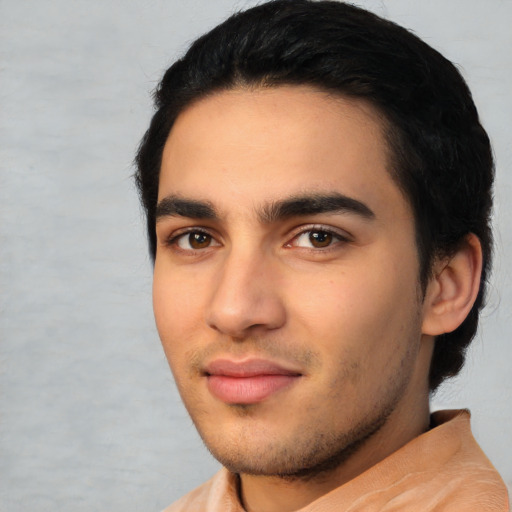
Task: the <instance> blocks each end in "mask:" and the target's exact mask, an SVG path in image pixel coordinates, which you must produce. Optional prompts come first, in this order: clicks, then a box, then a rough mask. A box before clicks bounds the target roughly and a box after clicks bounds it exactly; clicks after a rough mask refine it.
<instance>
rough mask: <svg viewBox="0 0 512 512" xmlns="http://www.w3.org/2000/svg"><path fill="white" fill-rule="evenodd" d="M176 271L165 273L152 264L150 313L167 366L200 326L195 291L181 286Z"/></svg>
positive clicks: (180, 354)
mask: <svg viewBox="0 0 512 512" xmlns="http://www.w3.org/2000/svg"><path fill="white" fill-rule="evenodd" d="M179 276H180V274H179V273H178V272H176V271H174V272H168V271H166V270H165V269H163V268H162V266H160V265H158V262H157V264H155V271H154V276H153V311H154V315H155V322H156V327H157V330H158V334H159V336H160V340H161V342H162V345H163V348H164V351H165V354H166V357H167V360H168V361H169V364H170V365H171V367H173V366H176V364H175V363H176V362H177V361H178V360H179V359H181V358H182V357H183V355H182V352H184V351H185V348H186V347H187V346H190V343H189V342H190V340H191V339H194V332H195V330H196V329H197V328H198V326H199V325H200V319H201V307H200V300H199V299H200V297H199V294H198V293H197V291H195V290H194V289H193V287H191V286H187V283H183V282H182V281H183V279H182V278H181V279H180V277H179Z"/></svg>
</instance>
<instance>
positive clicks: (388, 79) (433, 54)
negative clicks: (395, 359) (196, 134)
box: [135, 0, 494, 390]
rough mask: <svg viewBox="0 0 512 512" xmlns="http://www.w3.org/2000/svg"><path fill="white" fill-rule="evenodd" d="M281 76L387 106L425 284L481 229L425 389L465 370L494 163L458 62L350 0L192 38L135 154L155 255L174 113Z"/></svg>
mask: <svg viewBox="0 0 512 512" xmlns="http://www.w3.org/2000/svg"><path fill="white" fill-rule="evenodd" d="M279 85H309V86H314V87H316V88H318V89H321V90H324V91H328V92H331V93H334V94H339V95H342V96H346V97H351V98H359V99H363V100H365V101H367V102H369V103H370V104H372V105H373V107H374V108H376V109H377V111H378V112H379V113H380V115H381V116H382V118H383V120H384V125H385V126H384V128H385V135H386V139H387V142H388V145H389V148H390V153H391V159H392V176H393V179H395V181H396V183H397V184H398V186H399V187H400V188H401V190H402V192H403V193H404V195H405V197H406V198H407V200H408V201H409V202H410V204H411V206H412V209H413V212H414V217H415V225H416V243H417V247H418V254H419V261H420V269H421V275H420V281H421V285H422V287H423V289H425V287H426V283H427V282H428V280H429V278H430V273H431V269H432V263H433V261H434V260H435V258H436V257H438V256H446V255H450V254H452V253H454V252H455V251H456V250H457V249H458V248H459V247H460V245H461V244H462V243H464V240H465V238H466V237H467V235H468V234H470V233H474V234H475V235H476V236H477V237H478V238H479V240H480V243H481V245H482V252H483V270H482V277H481V283H480V290H479V293H478V297H477V299H476V301H475V304H474V306H473V308H472V309H471V311H470V313H469V315H468V316H467V318H466V319H465V321H464V322H463V323H462V324H461V325H460V326H459V327H458V328H457V329H456V330H455V331H453V332H451V333H447V334H443V335H441V336H438V337H437V339H436V343H435V348H434V355H433V358H432V364H431V369H430V389H431V390H434V389H436V388H437V387H438V386H439V384H440V383H441V382H442V381H443V380H444V379H446V378H447V377H451V376H454V375H456V374H457V373H458V372H459V371H460V369H461V368H462V366H463V364H464V358H465V352H466V349H467V347H468V345H469V343H470V342H471V340H472V339H473V337H474V335H475V333H476V330H477V326H478V317H479V313H480V309H481V308H482V307H483V303H484V295H485V287H486V280H487V276H488V273H489V270H490V264H491V254H492V233H491V228H490V215H491V208H492V184H493V181H494V162H493V156H492V150H491V146H490V142H489V138H488V136H487V133H486V132H485V130H484V129H483V127H482V126H481V124H480V121H479V117H478V113H477V110H476V107H475V105H474V103H473V100H472V96H471V92H470V90H469V88H468V86H467V85H466V82H465V81H464V79H463V78H462V76H461V74H460V73H459V71H458V70H457V68H456V67H455V66H454V65H453V64H452V63H451V62H450V61H449V60H447V59H446V58H444V57H443V56H442V55H441V54H440V53H439V52H437V51H436V50H434V49H433V48H431V47H430V46H429V45H427V44H426V43H425V42H423V41H422V40H421V39H419V38H418V37H417V36H415V35H414V34H412V33H411V32H410V31H408V30H406V29H405V28H403V27H400V26H399V25H397V24H395V23H393V22H390V21H388V20H385V19H382V18H380V17H378V16H377V15H375V14H372V13H370V12H368V11H366V10H364V9H362V8H359V7H356V6H353V5H350V4H347V3H344V2H337V1H313V0H273V1H270V2H266V3H263V4H261V5H258V6H256V7H253V8H251V9H248V10H246V11H243V12H238V13H236V14H234V15H233V16H231V17H230V18H228V19H227V20H226V21H225V22H223V23H222V24H220V25H218V26H217V27H215V28H214V29H213V30H211V31H210V32H208V33H207V34H205V35H203V36H202V37H200V38H199V39H197V40H196V41H195V42H194V43H193V44H192V45H191V47H190V48H189V50H188V51H187V52H186V54H185V55H184V56H183V58H181V59H179V60H178V61H177V62H175V63H174V64H173V65H172V66H171V67H170V68H169V69H168V70H167V71H166V73H165V74H164V77H163V79H162V81H161V82H160V84H159V85H158V87H157V89H156V91H155V96H154V98H155V108H156V112H155V114H154V116H153V119H152V121H151V124H150V127H149V129H148V130H147V132H146V134H145V135H144V137H143V139H142V141H141V144H140V147H139V150H138V153H137V156H136V165H137V170H136V174H135V178H136V183H137V186H138V189H139V192H140V197H141V201H142V204H143V207H144V209H145V213H146V218H147V231H148V238H149V247H150V254H151V257H152V258H153V260H154V258H155V254H156V233H155V208H156V203H157V196H158V181H159V173H160V165H161V160H162V153H163V148H164V145H165V142H166V140H167V137H168V136H169V132H170V130H171V128H172V126H173V123H174V121H175V120H176V118H177V116H178V115H179V114H180V112H182V111H183V110H184V109H185V108H187V107H188V106H190V105H191V104H192V103H193V102H196V101H198V100H199V99H201V98H204V97H206V96H207V95H210V94H213V93H215V92H217V91H222V90H229V89H234V88H237V87H247V86H254V87H277V86H279Z"/></svg>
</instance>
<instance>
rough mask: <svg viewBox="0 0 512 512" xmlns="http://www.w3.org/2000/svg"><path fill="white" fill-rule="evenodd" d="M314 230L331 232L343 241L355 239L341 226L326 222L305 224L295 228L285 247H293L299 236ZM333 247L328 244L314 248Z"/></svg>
mask: <svg viewBox="0 0 512 512" xmlns="http://www.w3.org/2000/svg"><path fill="white" fill-rule="evenodd" d="M312 231H313V232H314V231H322V232H325V233H329V234H330V235H333V236H334V237H336V238H338V239H339V240H340V241H341V242H352V241H353V237H352V235H350V233H348V232H347V231H345V230H342V229H339V228H335V227H333V226H329V225H325V224H305V225H302V226H299V227H297V228H295V229H294V230H293V231H292V233H291V235H290V237H289V241H288V242H286V244H285V247H293V245H292V242H293V241H294V240H295V239H297V238H298V237H299V236H302V235H304V234H306V233H308V232H312ZM330 247H332V245H330V246H327V247H325V248H323V249H317V248H312V249H313V250H316V251H318V250H324V251H325V250H326V249H328V248H330Z"/></svg>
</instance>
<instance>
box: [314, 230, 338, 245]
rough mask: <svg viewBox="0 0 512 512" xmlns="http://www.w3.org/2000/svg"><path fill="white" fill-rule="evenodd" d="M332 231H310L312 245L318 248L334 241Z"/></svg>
mask: <svg viewBox="0 0 512 512" xmlns="http://www.w3.org/2000/svg"><path fill="white" fill-rule="evenodd" d="M332 239H333V236H332V233H328V232H327V231H310V232H309V241H310V242H311V245H312V246H313V247H316V248H322V247H328V246H329V245H331V243H332Z"/></svg>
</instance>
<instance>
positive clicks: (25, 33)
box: [0, 0, 512, 512]
mask: <svg viewBox="0 0 512 512" xmlns="http://www.w3.org/2000/svg"><path fill="white" fill-rule="evenodd" d="M360 3H361V4H362V5H364V6H366V7H368V8H370V9H372V10H374V11H375V12H377V13H378V14H381V15H383V16H385V17H389V18H390V19H392V20H395V21H397V22H399V23H401V24H403V25H405V26H407V27H408V28H412V29H413V30H414V31H415V32H416V33H417V34H418V35H420V36H421V37H423V38H424V39H425V40H426V41H427V42H429V43H430V44H432V45H434V46H435V47H436V48H438V49H440V50H441V51H442V52H444V53H445V54H446V55H447V56H448V57H449V58H450V59H451V60H453V61H455V62H456V63H458V65H459V66H460V68H461V69H462V71H463V73H464V75H465V77H466V78H467V80H468V81H469V84H470V86H471V87H472V90H473V92H474V96H475V99H476V102H477V104H478V105H479V108H480V111H481V115H482V118H483V121H484V124H485V125H486V127H487V129H488V131H489V133H490V135H491V137H492V139H493V141H494V148H495V153H496V157H497V162H498V166H497V185H496V215H495V217H496V218H495V225H496V265H495V273H494V275H493V278H492V287H491V293H490V298H489V307H488V308H487V310H486V312H485V314H484V318H483V320H484V321H483V325H482V329H481V331H480V334H479V336H478V338H477V340H476V341H475V344H474V346H473V349H472V351H471V354H470V359H469V362H468V364H467V366H466V369H465V371H464V373H463V374H462V376H461V377H460V378H457V379H455V380H454V381H452V382H451V383H450V384H448V385H446V386H444V387H443V389H442V391H441V393H439V394H438V395H437V396H436V397H435V399H434V405H435V406H436V407H460V406H464V407H470V408H471V410H472V412H473V425H474V431H475V435H476V437H477V439H478V440H479V442H480V443H481V445H482V446H483V448H484V449H485V451H486V452H487V454H488V455H489V457H490V458H491V459H492V460H493V462H494V463H495V465H496V466H497V468H498V469H499V470H500V471H501V472H502V474H503V476H504V478H505V480H506V481H507V483H508V484H509V485H510V484H511V483H512V446H511V445H510V434H509V430H510V426H511V425H512V400H511V397H512V389H511V385H512V384H511V379H510V370H509V368H510V362H511V356H512V349H511V344H510V335H511V311H512V294H511V289H512V287H511V284H512V278H511V268H512V267H511V264H510V261H511V259H512V229H511V228H510V226H511V224H512V222H511V221H512V209H511V205H510V201H509V198H510V197H511V185H512V150H511V147H512V146H511V144H510V142H511V141H510V120H511V119H512V101H511V94H510V91H511V90H512V62H511V54H510V48H512V37H511V30H510V26H511V23H512V2H511V1H510V0H474V1H469V0H430V1H428V2H426V1H419V0H418V1H411V0H389V1H367V2H364V1H361V2H360ZM252 4H254V2H247V1H238V2H236V1H235V0H216V1H211V0H189V1H182V0H166V1H163V0H154V1H150V0H141V1H134V0H125V1H123V2H121V1H120V0H111V1H103V2H101V1H99V0H95V1H91V0H87V1H85V0H53V1H51V0H47V1H44V0H0V84H1V85H0V172H1V174H0V288H1V295H0V297H1V298H0V315H1V316H0V336H1V344H0V510H1V511H2V512H14V511H29V510H36V509H37V510H39V511H53V512H57V511H64V510H65V511H77V512H79V511H91V510H111V511H121V510H122V511H128V512H130V511H133V512H135V511H151V510H154V511H157V510H159V509H161V508H163V507H164V506H165V505H167V504H168V503H170V502H171V501H173V500H174V499H176V498H177V497H178V496H180V495H181V494H183V493H184V492H186V491H187V490H188V489H191V488H192V487H194V486H196V485H197V484H199V483H200V482H202V481H203V480H205V479H206V478H207V477H208V476H209V475H210V474H211V473H213V471H215V469H216V468H217V464H216V462H215V461H213V460H212V459H211V457H210V456H209V455H208V454H207V453H206V450H205V449H204V448H203V447H202V446H201V443H200V441H199V440H198V437H197V435H196V433H195V431H194V428H193V427H192V425H191V422H190V420H189V419H188V417H187V415H186V413H185V412H184V410H183V408H182V406H181V404H180V401H179V397H178V395H177V392H176V390H175V388H174V384H173V382H172V378H171V375H170V372H169V370H168V368H167V363H166V362H165V359H164V356H163V353H162V351H161V348H160V346H159V341H158V337H157V334H156V330H155V327H154V325H153V318H152V312H151V291H150V290H151V266H150V262H149V259H148V257H147V251H146V246H145V238H144V232H143V224H142V220H141V213H140V209H139V206H138V202H137V196H136V192H135V190H134V186H133V184H132V180H131V174H132V172H133V168H132V166H131V161H132V158H133V153H134V150H135V148H136V146H137V144H138V140H139V139H140V137H141V136H142V134H143V131H144V130H145V128H146V126H147V123H148V121H149V119H150V115H151V102H150V97H149V92H150V91H151V90H152V89H153V87H154V86H155V85H156V83H157V81H158V79H159V77H160V76H161V74H162V72H163V70H164V69H165V68H166V67H167V66H168V64H169V63H170V61H171V60H172V59H174V58H175V57H176V56H177V55H179V54H180V53H181V52H182V51H184V50H185V48H186V47H187V45H188V44H189V43H190V42H191V41H192V40H193V39H194V38H195V37H196V36H197V35H199V34H200V33H202V32H203V31H204V30H206V29H208V28H210V27H212V26H213V25H215V24H216V23H217V22H218V21H220V20H221V19H223V18H224V17H225V16H226V15H227V14H228V13H230V12H232V11H233V10H234V9H235V8H237V7H238V8H240V7H244V6H248V5H252Z"/></svg>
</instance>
